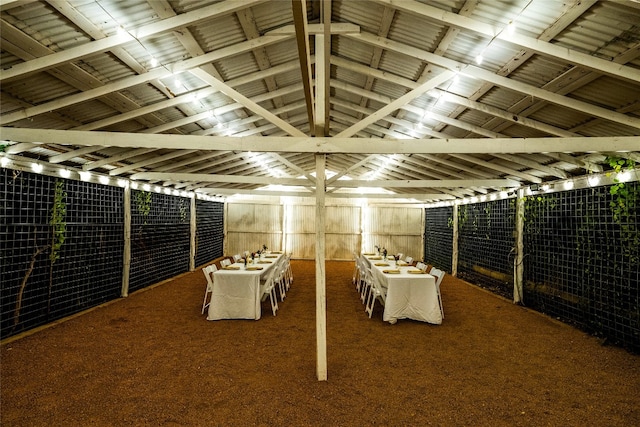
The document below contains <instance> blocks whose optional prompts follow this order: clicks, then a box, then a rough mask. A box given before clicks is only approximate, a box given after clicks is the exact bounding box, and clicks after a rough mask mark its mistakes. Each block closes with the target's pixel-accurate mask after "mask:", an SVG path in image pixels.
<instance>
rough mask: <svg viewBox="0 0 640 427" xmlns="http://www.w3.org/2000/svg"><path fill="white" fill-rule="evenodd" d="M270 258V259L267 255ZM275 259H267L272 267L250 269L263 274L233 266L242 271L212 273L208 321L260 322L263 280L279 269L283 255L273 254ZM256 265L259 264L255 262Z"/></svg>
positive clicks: (260, 265) (265, 265) (264, 266)
mask: <svg viewBox="0 0 640 427" xmlns="http://www.w3.org/2000/svg"><path fill="white" fill-rule="evenodd" d="M267 256H269V255H267ZM271 256H277V257H276V258H264V259H263V260H262V261H271V263H270V264H254V265H250V266H249V267H263V269H262V270H245V267H244V263H236V264H232V266H234V267H236V266H237V267H240V270H223V269H220V270H218V271H216V272H215V273H213V292H212V294H211V303H210V304H209V313H208V315H207V320H220V319H256V320H258V319H260V315H261V310H260V298H261V296H262V295H261V292H260V280H261V279H264V278H265V277H266V275H267V274H268V272H270V271H271V269H272V268H273V267H274V266H275V265H276V263H277V262H278V261H280V258H281V257H282V254H272V255H271ZM256 261H257V260H256Z"/></svg>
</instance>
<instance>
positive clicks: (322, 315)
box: [315, 154, 327, 381]
mask: <svg viewBox="0 0 640 427" xmlns="http://www.w3.org/2000/svg"><path fill="white" fill-rule="evenodd" d="M315 157H316V352H317V355H316V357H317V361H316V374H317V375H318V381H326V380H327V302H326V300H327V298H326V282H325V255H324V253H325V232H324V228H325V200H324V199H325V188H324V186H325V170H324V169H325V163H326V159H325V156H324V154H316V155H315Z"/></svg>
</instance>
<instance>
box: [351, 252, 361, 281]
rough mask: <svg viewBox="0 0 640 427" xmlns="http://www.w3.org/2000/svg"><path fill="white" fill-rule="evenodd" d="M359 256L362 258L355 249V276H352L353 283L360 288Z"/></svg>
mask: <svg viewBox="0 0 640 427" xmlns="http://www.w3.org/2000/svg"><path fill="white" fill-rule="evenodd" d="M358 258H360V255H358V253H357V252H356V251H353V277H352V278H351V283H353V284H354V285H356V289H357V290H358V289H360V286H358V280H359V276H360V275H359V274H358V272H359V270H358Z"/></svg>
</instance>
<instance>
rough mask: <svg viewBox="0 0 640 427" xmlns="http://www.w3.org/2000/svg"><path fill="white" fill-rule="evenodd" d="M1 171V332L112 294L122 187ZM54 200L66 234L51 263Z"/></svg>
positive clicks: (117, 273)
mask: <svg viewBox="0 0 640 427" xmlns="http://www.w3.org/2000/svg"><path fill="white" fill-rule="evenodd" d="M2 176H3V185H2V203H3V211H2V222H3V231H2V240H3V244H2V288H1V293H2V303H1V307H2V337H3V338H4V337H7V336H10V335H13V334H15V333H18V332H22V331H25V330H28V329H31V328H33V327H36V326H39V325H42V324H45V323H48V322H50V321H52V320H56V319H59V318H62V317H65V316H68V315H70V314H73V313H76V312H78V311H81V310H84V309H87V308H89V307H92V306H95V305H98V304H100V303H102V302H105V301H107V300H110V299H113V298H117V297H118V296H119V295H120V289H121V285H122V279H121V277H122V248H123V220H122V217H123V213H122V201H123V190H122V189H121V188H117V187H108V186H103V185H98V184H92V183H85V182H80V181H70V180H65V179H62V178H55V177H49V176H44V175H38V174H32V173H26V172H19V171H13V170H9V169H3V170H2ZM56 183H60V184H61V186H60V187H59V189H58V191H59V193H58V198H56V196H55V194H56ZM56 200H57V201H58V202H57V203H58V206H60V205H63V206H64V215H62V216H61V217H60V219H59V220H58V222H57V223H58V224H61V223H64V225H63V226H61V227H63V232H62V234H63V235H64V241H63V242H62V244H61V245H60V246H59V248H57V249H56V250H55V253H57V255H58V258H57V259H56V260H55V262H53V264H52V262H51V254H52V252H51V247H52V237H53V230H54V226H53V222H54V221H53V220H52V207H53V205H54V203H55V201H56ZM39 249H40V250H41V252H38V250H39ZM32 262H33V268H31V266H32ZM25 278H26V281H25Z"/></svg>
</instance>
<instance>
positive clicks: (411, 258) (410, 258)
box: [404, 256, 413, 265]
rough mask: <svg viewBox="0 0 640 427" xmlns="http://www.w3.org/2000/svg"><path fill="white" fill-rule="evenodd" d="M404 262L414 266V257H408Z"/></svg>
mask: <svg viewBox="0 0 640 427" xmlns="http://www.w3.org/2000/svg"><path fill="white" fill-rule="evenodd" d="M404 261H405V262H406V263H407V264H408V265H411V264H413V257H410V256H407V257H406V258H405V259H404Z"/></svg>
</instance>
